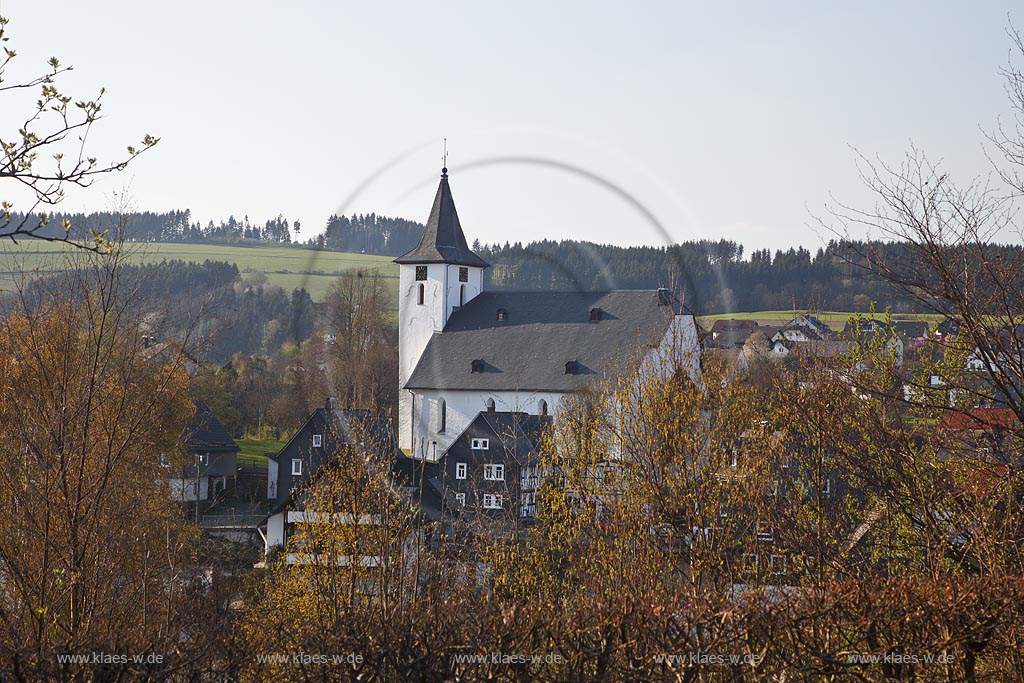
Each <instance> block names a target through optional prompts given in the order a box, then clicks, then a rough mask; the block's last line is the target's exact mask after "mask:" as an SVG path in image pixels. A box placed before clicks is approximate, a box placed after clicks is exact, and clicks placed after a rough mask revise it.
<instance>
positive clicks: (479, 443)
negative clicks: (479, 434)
mask: <svg viewBox="0 0 1024 683" xmlns="http://www.w3.org/2000/svg"><path fill="white" fill-rule="evenodd" d="M490 445H491V440H490V439H470V442H469V447H470V448H472V449H473V450H474V451H486V450H487V449H488V448H489V447H490Z"/></svg>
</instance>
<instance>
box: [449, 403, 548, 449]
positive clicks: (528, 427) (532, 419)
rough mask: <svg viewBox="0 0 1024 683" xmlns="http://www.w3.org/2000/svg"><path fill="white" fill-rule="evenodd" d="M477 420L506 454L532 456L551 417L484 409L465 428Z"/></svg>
mask: <svg viewBox="0 0 1024 683" xmlns="http://www.w3.org/2000/svg"><path fill="white" fill-rule="evenodd" d="M477 422H483V423H484V424H486V425H487V427H488V428H489V429H490V431H491V432H492V433H493V434H494V436H495V437H496V438H497V439H498V440H499V441H500V442H501V447H502V449H503V450H504V452H505V453H506V454H507V455H509V456H519V457H521V458H532V457H534V456H535V454H536V452H537V449H538V446H539V445H540V441H541V437H542V436H543V435H544V430H545V429H547V428H548V427H549V426H550V425H551V423H552V419H551V417H550V416H548V415H530V414H529V413H521V412H504V411H503V412H493V413H490V412H486V411H484V412H481V413H480V414H479V415H477V416H476V419H475V420H473V422H471V423H470V425H469V427H467V428H466V429H467V430H468V429H470V428H471V427H472V426H473V425H474V424H476V423H477ZM463 433H465V432H463ZM459 438H460V439H461V438H462V435H459ZM456 442H458V439H456Z"/></svg>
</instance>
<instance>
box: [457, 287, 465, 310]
mask: <svg viewBox="0 0 1024 683" xmlns="http://www.w3.org/2000/svg"><path fill="white" fill-rule="evenodd" d="M465 304H466V285H459V306H464V305H465Z"/></svg>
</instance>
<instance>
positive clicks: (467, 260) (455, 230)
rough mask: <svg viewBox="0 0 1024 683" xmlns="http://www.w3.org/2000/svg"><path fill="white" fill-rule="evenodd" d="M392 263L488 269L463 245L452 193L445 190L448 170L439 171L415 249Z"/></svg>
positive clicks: (449, 189)
mask: <svg viewBox="0 0 1024 683" xmlns="http://www.w3.org/2000/svg"><path fill="white" fill-rule="evenodd" d="M395 263H407V264H408V263H449V264H453V265H460V266H477V267H479V268H487V267H488V265H489V264H488V263H487V262H486V261H484V260H483V259H482V258H480V257H479V256H477V255H476V254H474V253H473V252H472V251H471V250H470V248H469V245H468V244H467V243H466V235H465V233H463V232H462V224H460V223H459V214H458V212H457V211H456V210H455V200H454V199H452V190H451V188H450V187H448V169H447V168H445V169H441V182H440V184H438V186H437V194H436V195H434V205H433V207H431V209H430V217H429V218H427V224H426V226H425V227H424V228H423V234H422V235H421V236H420V243H419V244H417V245H416V248H415V249H413V250H412V251H409V252H407V253H405V254H403V255H401V256H399V257H398V258H396V259H395Z"/></svg>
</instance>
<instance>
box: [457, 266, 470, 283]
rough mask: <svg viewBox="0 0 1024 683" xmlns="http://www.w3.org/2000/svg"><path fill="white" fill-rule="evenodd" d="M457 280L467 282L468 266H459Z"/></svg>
mask: <svg viewBox="0 0 1024 683" xmlns="http://www.w3.org/2000/svg"><path fill="white" fill-rule="evenodd" d="M459 282H469V268H466V267H465V266H463V267H460V268H459Z"/></svg>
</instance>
